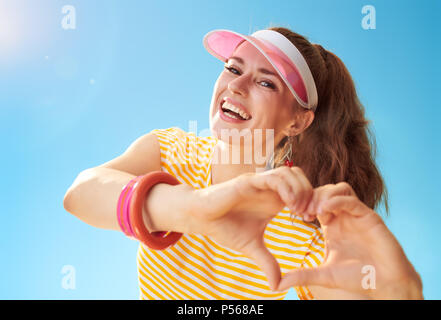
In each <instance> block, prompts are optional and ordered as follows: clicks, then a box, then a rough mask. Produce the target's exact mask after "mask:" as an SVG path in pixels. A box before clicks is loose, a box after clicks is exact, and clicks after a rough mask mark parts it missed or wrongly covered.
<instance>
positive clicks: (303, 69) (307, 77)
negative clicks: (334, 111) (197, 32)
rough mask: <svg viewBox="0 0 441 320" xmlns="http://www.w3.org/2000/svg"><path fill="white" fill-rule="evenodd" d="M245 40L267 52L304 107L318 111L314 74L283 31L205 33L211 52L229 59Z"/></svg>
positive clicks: (208, 48)
mask: <svg viewBox="0 0 441 320" xmlns="http://www.w3.org/2000/svg"><path fill="white" fill-rule="evenodd" d="M243 41H248V42H249V43H251V44H252V45H253V46H254V47H256V48H257V49H258V50H259V51H260V52H261V53H262V54H263V55H264V56H265V58H266V59H267V60H268V61H269V62H270V63H271V65H272V66H273V67H274V69H275V70H276V71H277V73H278V74H279V76H280V77H281V78H282V79H283V81H284V82H285V83H286V85H287V86H288V88H289V90H290V91H291V92H292V94H293V95H294V97H295V98H296V100H297V101H298V102H299V104H300V105H301V106H302V107H304V108H307V109H311V110H313V111H315V109H316V107H317V102H318V99H317V89H316V86H315V82H314V78H313V77H312V74H311V71H310V69H309V67H308V64H307V63H306V61H305V59H304V58H303V56H302V54H301V53H300V52H299V50H298V49H297V48H296V47H295V46H294V44H293V43H292V42H291V41H289V40H288V39H287V38H285V36H283V35H282V34H280V33H278V32H276V31H273V30H260V31H256V32H254V33H253V34H252V35H251V36H246V35H242V34H240V33H237V32H234V31H230V30H214V31H210V32H208V33H207V34H206V35H205V36H204V39H203V44H204V47H205V48H206V49H207V51H208V52H209V53H211V54H212V55H213V56H215V57H216V58H218V59H220V60H222V61H223V62H227V61H228V58H229V57H231V56H232V55H233V52H234V50H235V49H236V48H237V46H238V45H239V44H240V43H241V42H243Z"/></svg>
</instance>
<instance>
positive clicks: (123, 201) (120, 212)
mask: <svg viewBox="0 0 441 320" xmlns="http://www.w3.org/2000/svg"><path fill="white" fill-rule="evenodd" d="M137 178H138V177H136V178H133V179H132V180H130V182H129V183H127V184H126V185H125V186H124V187H123V189H122V191H121V194H120V195H119V198H118V205H117V217H118V223H119V226H120V228H121V230H122V231H123V232H124V234H125V235H127V236H129V237H133V231H132V228H131V225H130V220H129V219H127V214H126V211H127V204H128V203H129V202H128V200H129V199H128V196H129V192H130V191H131V190H132V189H133V185H134V184H135V182H136V181H135V180H137Z"/></svg>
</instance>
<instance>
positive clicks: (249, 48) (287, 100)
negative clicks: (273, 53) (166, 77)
mask: <svg viewBox="0 0 441 320" xmlns="http://www.w3.org/2000/svg"><path fill="white" fill-rule="evenodd" d="M265 70H267V71H269V72H270V73H271V74H268V72H265ZM225 98H229V99H231V100H228V101H227V102H231V103H232V104H233V105H235V106H236V107H238V108H240V109H242V110H243V111H245V112H246V114H243V113H242V116H245V118H248V119H247V120H242V119H239V120H238V119H231V117H228V114H231V115H233V117H237V115H235V114H234V113H231V112H224V111H222V109H224V107H225V106H227V107H231V104H226V103H225V104H224V105H222V108H221V103H223V101H224V99H225ZM295 103H297V102H296V101H295V98H294V96H293V95H292V93H291V92H290V91H289V89H288V87H287V86H286V84H285V83H284V82H283V80H282V79H281V78H280V77H279V75H278V74H277V73H276V71H275V70H274V68H273V67H272V65H271V64H270V63H269V62H268V61H267V59H266V58H265V57H264V56H263V55H262V54H261V53H260V52H259V51H258V50H257V49H256V48H255V47H254V46H253V45H252V44H250V43H249V42H247V41H244V42H243V43H242V44H241V45H239V47H238V48H236V50H235V51H234V53H233V55H232V56H231V57H230V59H229V60H228V61H227V62H226V63H225V68H224V70H223V71H222V72H221V74H220V76H219V78H218V79H217V81H216V83H215V87H214V91H213V96H212V100H211V106H210V129H211V132H212V134H213V135H214V136H216V137H217V138H218V139H221V130H225V129H226V130H229V129H238V130H239V131H241V130H243V129H250V130H251V133H254V129H262V135H263V140H265V132H266V131H265V129H274V146H276V145H277V144H278V142H279V141H280V140H281V139H282V138H283V137H284V136H286V135H287V134H288V131H286V129H287V128H288V127H289V125H290V124H291V123H292V121H293V118H294V108H293V106H294V104H295ZM236 111H237V110H236ZM227 132H228V131H227ZM225 142H226V143H229V141H225Z"/></svg>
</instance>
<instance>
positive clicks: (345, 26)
mask: <svg viewBox="0 0 441 320" xmlns="http://www.w3.org/2000/svg"><path fill="white" fill-rule="evenodd" d="M65 5H72V6H74V7H75V10H76V26H75V29H73V30H71V29H68V30H65V29H63V28H62V24H61V22H62V19H63V16H64V14H63V13H62V8H63V6H65ZM364 5H373V6H374V7H375V9H376V29H374V30H364V29H363V28H362V27H361V21H362V18H363V14H362V12H361V9H362V7H363V6H364ZM440 13H441V5H440V2H439V1H424V2H417V1H387V2H386V1H358V0H344V1H325V0H312V1H297V0H291V1H279V2H278V3H277V4H275V3H274V2H268V1H257V0H254V1H248V0H247V1H230V0H225V1H222V2H219V1H188V2H187V1H135V0H133V1H110V0H109V1H98V0H96V1H80V0H72V1H67V0H66V1H65V0H63V1H58V0H52V1H49V0H41V1H38V3H37V2H36V1H31V0H28V1H24V0H0V121H1V126H0V131H1V135H0V136H1V140H0V141H1V147H2V150H4V151H3V152H2V155H3V156H2V157H1V158H0V164H1V167H2V168H3V170H2V180H3V183H2V185H1V187H0V188H1V192H0V194H1V196H0V197H1V199H0V200H1V202H2V203H3V210H2V213H1V214H2V216H3V217H2V218H3V219H2V221H3V222H2V227H3V232H2V233H1V235H0V240H1V241H0V249H1V252H2V253H3V254H2V261H1V264H0V271H1V272H0V298H1V299H137V298H138V288H137V278H136V249H137V244H136V243H135V242H134V241H131V240H129V239H126V238H125V237H124V236H123V235H122V233H118V232H116V231H107V230H101V229H96V228H93V227H91V226H89V225H87V224H85V223H83V222H81V221H80V220H78V219H77V218H75V217H73V216H72V215H70V214H69V213H67V212H66V211H65V210H64V209H63V206H62V200H63V196H64V193H65V192H66V190H67V188H68V187H69V186H70V185H71V183H72V182H73V180H74V179H75V177H76V175H77V174H78V173H79V172H81V171H82V170H84V169H86V168H89V167H93V166H97V165H99V164H102V163H104V162H106V161H108V160H110V159H112V158H114V157H116V156H118V155H119V154H121V153H122V152H124V150H125V149H126V148H127V147H128V146H129V145H130V143H131V142H133V141H134V140H135V139H136V138H137V137H139V136H141V135H143V134H145V133H147V132H149V131H151V130H152V129H155V128H168V127H172V126H178V127H180V128H182V129H184V130H188V129H189V121H197V123H198V131H202V130H204V129H207V128H208V127H209V124H208V111H209V105H210V100H211V95H212V92H213V85H214V82H215V80H216V78H217V76H218V75H219V72H221V70H222V63H221V62H220V61H218V60H216V59H215V58H214V57H213V56H211V55H210V54H208V53H207V52H206V51H205V49H204V47H203V45H202V38H203V36H204V35H205V34H206V33H207V32H208V31H210V30H213V29H231V30H234V31H238V32H241V33H246V34H249V33H252V32H254V31H256V30H259V29H263V28H266V27H268V26H270V25H278V26H283V27H288V28H291V29H292V30H293V31H296V32H298V33H300V34H303V35H305V36H306V37H307V38H308V39H309V40H310V41H311V42H314V43H320V44H321V45H322V46H323V47H324V48H326V49H328V50H330V51H332V52H333V53H335V54H336V55H337V56H339V57H340V58H341V59H342V60H343V62H344V63H345V64H346V66H347V68H348V69H349V71H350V73H351V75H352V77H353V79H354V82H355V84H356V88H357V92H358V94H359V97H360V100H361V101H362V103H363V104H364V106H365V108H366V115H367V117H368V118H369V119H370V120H371V123H372V129H373V131H374V133H375V135H376V141H377V149H378V153H377V163H378V165H379V167H380V170H381V172H382V174H383V176H384V179H385V181H386V184H387V187H388V190H389V197H390V209H391V210H390V211H391V216H390V217H389V218H386V219H385V221H386V223H387V225H388V226H389V228H390V229H391V230H392V232H393V233H394V234H395V235H396V237H397V238H398V240H399V241H400V243H401V244H402V246H403V248H404V250H405V252H406V254H407V256H408V258H409V259H410V261H411V262H412V263H413V264H414V266H415V268H416V269H417V271H418V272H419V273H420V274H421V276H422V279H423V284H424V295H425V297H426V298H428V299H441V294H440V293H439V289H438V288H439V286H440V285H441V276H440V274H439V270H440V263H441V258H440V250H439V247H438V245H439V243H441V235H440V232H439V231H438V229H439V225H440V223H441V218H440V214H439V213H440V212H441V210H440V209H441V206H440V203H439V202H437V199H438V198H439V195H440V192H439V189H438V184H439V181H440V170H439V168H438V165H439V163H440V160H441V159H440V150H441V148H440V143H439V138H440V136H441V134H440V130H439V125H438V121H439V118H440V115H441V111H440V102H439V99H438V98H437V95H438V93H439V92H440V91H441V82H440V81H439V74H440V72H441V62H440V60H441V59H440V54H441V45H440V41H439V39H440V36H441V28H440V22H439V20H440ZM146 161H147V159H146ZM66 265H71V266H73V267H74V268H75V271H76V281H75V283H76V287H75V289H74V290H66V289H63V286H62V278H63V274H62V268H63V266H66ZM287 298H288V299H296V296H295V293H294V292H293V291H291V292H290V293H289V294H288V296H287Z"/></svg>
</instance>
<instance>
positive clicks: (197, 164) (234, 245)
mask: <svg viewBox="0 0 441 320" xmlns="http://www.w3.org/2000/svg"><path fill="white" fill-rule="evenodd" d="M204 45H205V48H206V49H207V50H208V51H209V52H210V53H211V54H213V55H214V56H215V57H217V58H219V59H220V60H222V61H223V62H224V63H225V68H224V70H223V71H222V72H221V74H220V75H219V77H218V79H217V81H216V83H215V85H214V90H213V95H212V100H211V105H210V129H211V131H212V136H209V137H197V136H196V135H195V134H193V133H188V132H185V131H183V130H181V129H180V128H177V127H172V128H167V129H155V130H152V131H151V132H150V133H148V134H146V135H144V136H142V137H140V138H139V139H137V140H136V141H135V142H134V143H133V144H132V145H131V146H130V148H129V149H128V150H127V151H126V152H125V153H124V154H123V155H121V156H120V157H118V158H116V159H114V160H111V161H109V162H107V163H105V164H103V165H101V166H98V167H96V168H91V169H88V170H85V171H84V172H83V173H81V174H80V175H79V176H78V178H77V179H76V180H75V182H74V184H73V185H72V186H71V188H69V190H68V192H67V193H66V196H65V199H64V206H65V208H66V210H67V211H69V212H71V213H73V214H75V215H76V216H78V217H79V218H81V219H82V220H84V221H85V222H87V223H89V224H91V225H94V226H96V227H102V228H109V229H115V230H122V231H123V232H124V233H125V234H126V235H128V236H130V237H131V238H134V239H138V240H139V241H140V245H139V250H138V257H137V262H138V275H139V287H140V297H141V299H283V298H284V297H285V295H286V293H287V290H288V289H289V288H290V287H291V286H294V287H295V288H296V290H297V293H298V295H299V297H300V298H301V299H312V298H328V299H329V298H354V297H357V298H380V299H384V298H403V297H404V298H420V297H421V282H420V279H419V277H418V274H417V273H416V272H415V270H414V269H413V267H412V265H411V264H410V263H409V261H408V260H407V259H406V257H405V255H404V253H403V252H402V249H401V247H400V245H399V244H398V242H397V241H396V240H395V238H394V237H393V235H391V234H390V232H389V230H387V228H386V227H385V225H384V223H383V222H382V220H381V218H380V217H379V216H378V215H377V214H376V213H375V212H374V211H373V209H375V207H376V206H378V204H379V202H380V200H381V199H384V200H385V205H386V208H387V197H386V189H385V186H384V183H383V180H382V177H381V175H380V173H379V171H378V169H377V167H376V164H375V162H374V160H373V153H374V150H373V147H372V145H371V141H370V139H369V131H368V127H367V124H368V121H367V120H366V119H365V117H364V110H363V106H362V105H361V103H360V102H359V100H358V98H357V95H356V92H355V87H354V83H353V81H352V79H351V76H350V74H349V72H348V71H347V69H346V67H345V66H344V64H343V63H342V62H341V60H340V59H339V58H338V57H336V56H335V55H334V54H332V53H331V52H328V51H326V50H325V49H323V48H322V47H321V46H320V45H316V44H311V43H310V42H309V41H308V40H307V39H306V38H304V37H303V36H301V35H299V34H297V33H294V32H292V31H291V30H288V29H286V28H270V29H266V30H260V31H257V32H255V33H253V34H252V35H250V36H245V35H242V34H239V33H236V32H233V31H228V30H215V31H212V32H209V33H208V34H207V35H206V36H205V37H204ZM262 130H263V131H267V132H271V133H272V134H271V135H265V136H263V137H262V136H259V137H260V138H261V140H258V139H257V135H255V134H254V133H255V132H261V131H262ZM238 132H240V133H239V139H235V138H238V137H237V133H238ZM243 132H245V133H246V134H245V135H244V136H243V135H242V133H243ZM250 133H251V139H250V140H247V139H240V138H241V137H245V138H247V137H249V135H248V136H247V134H250ZM230 138H233V139H232V141H231V139H230ZM250 142H251V143H250ZM267 145H272V146H275V149H274V150H271V152H270V153H267V154H266V159H265V160H266V162H265V163H264V166H263V167H262V166H261V164H260V163H258V161H257V160H256V158H255V157H253V156H254V155H255V154H256V153H257V152H258V151H259V150H260V149H261V148H262V147H265V149H266V146H267ZM230 154H232V155H233V159H234V158H235V157H234V156H235V155H240V157H239V158H240V159H242V157H243V158H246V156H247V155H249V154H251V156H252V157H251V161H250V162H246V161H243V162H242V161H240V162H239V163H237V162H234V161H232V160H231V159H230V158H229V155H230ZM219 157H221V158H222V159H223V161H222V162H221V163H219V162H218V161H216V159H218V158H219ZM146 159H148V160H146ZM225 159H226V160H225ZM285 161H288V163H291V162H294V164H295V166H293V167H291V166H285V165H284V164H285V163H286V162H285ZM263 170H264V171H263ZM165 230H166V231H171V232H170V233H167V232H165ZM158 249H160V250H158ZM382 250H384V251H382ZM365 265H369V266H373V268H374V269H375V268H376V270H377V271H378V272H377V274H378V275H379V276H378V279H377V282H376V283H377V288H378V291H376V292H372V291H366V290H365V289H364V288H363V287H362V279H361V275H362V274H361V270H364V269H363V267H364V266H365ZM388 266H393V272H390V269H388ZM363 290H365V291H363Z"/></svg>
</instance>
